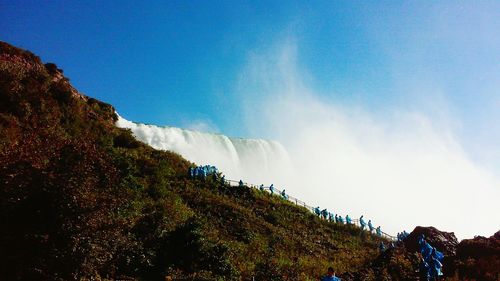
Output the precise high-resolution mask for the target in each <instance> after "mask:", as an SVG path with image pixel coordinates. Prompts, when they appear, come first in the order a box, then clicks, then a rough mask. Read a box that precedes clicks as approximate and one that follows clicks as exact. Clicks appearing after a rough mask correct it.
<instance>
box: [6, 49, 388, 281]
mask: <svg viewBox="0 0 500 281" xmlns="http://www.w3.org/2000/svg"><path fill="white" fill-rule="evenodd" d="M115 120H116V115H115V113H114V109H113V108H112V106H110V105H108V104H105V103H103V102H100V101H97V100H95V99H92V98H88V97H86V96H84V95H82V94H80V93H79V92H77V91H76V90H75V89H74V88H73V87H72V86H71V85H70V84H69V81H68V79H66V78H64V76H63V75H62V71H61V70H59V69H57V66H55V65H54V64H46V65H43V64H42V63H41V61H40V59H39V58H38V57H36V56H34V55H33V54H31V53H29V52H27V51H23V50H20V49H17V48H14V47H12V46H10V45H8V44H5V43H2V42H0V253H1V260H0V264H2V267H1V268H0V279H2V280H75V279H76V280H90V279H92V280H99V279H101V280H107V279H125V280H130V279H137V280H165V279H166V278H167V280H168V279H171V280H240V279H241V280H250V279H251V277H255V280H314V279H315V278H317V277H318V276H319V275H320V274H322V273H324V272H325V269H326V268H327V267H328V266H334V267H335V268H336V270H337V271H338V272H345V271H356V270H358V269H360V268H362V267H363V265H364V264H368V263H369V262H372V261H373V260H374V259H375V258H376V257H377V256H378V251H377V244H378V242H379V240H378V239H377V238H375V237H373V236H371V235H367V234H366V233H360V230H359V229H357V228H354V227H350V226H344V225H335V224H331V223H327V222H325V221H323V220H320V219H319V218H317V217H316V216H314V215H312V214H311V213H310V212H308V211H307V210H306V209H304V208H301V207H297V206H295V205H293V204H292V203H290V202H287V201H284V200H281V199H280V198H279V197H277V196H271V195H269V194H267V193H262V192H260V191H258V190H254V189H250V188H246V187H230V186H228V185H221V184H220V182H219V181H217V180H214V179H211V178H210V179H207V180H205V181H203V180H191V179H188V178H187V169H188V167H189V166H191V165H193V164H192V163H189V162H188V161H186V160H184V159H183V158H182V157H181V156H179V155H177V154H175V153H172V152H164V151H157V150H154V149H152V148H151V147H149V146H147V145H145V144H142V143H140V142H138V141H136V140H135V139H134V138H133V137H132V135H131V133H130V131H127V130H123V129H119V128H117V127H116V126H115V125H114V122H115ZM334 199H335V198H332V200H334Z"/></svg>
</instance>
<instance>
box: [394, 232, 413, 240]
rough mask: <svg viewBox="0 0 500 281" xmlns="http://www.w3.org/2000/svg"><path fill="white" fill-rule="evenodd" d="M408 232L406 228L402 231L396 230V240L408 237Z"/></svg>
mask: <svg viewBox="0 0 500 281" xmlns="http://www.w3.org/2000/svg"><path fill="white" fill-rule="evenodd" d="M408 235H410V233H408V232H406V230H403V232H398V235H397V236H396V237H397V239H398V242H400V241H403V240H404V239H405V238H406V237H408Z"/></svg>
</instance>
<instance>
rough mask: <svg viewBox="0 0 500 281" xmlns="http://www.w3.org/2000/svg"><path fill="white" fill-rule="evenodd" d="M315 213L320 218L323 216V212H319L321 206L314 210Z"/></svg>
mask: <svg viewBox="0 0 500 281" xmlns="http://www.w3.org/2000/svg"><path fill="white" fill-rule="evenodd" d="M314 213H315V214H316V215H317V216H318V217H319V216H320V215H321V212H320V210H319V206H318V207H316V208H314Z"/></svg>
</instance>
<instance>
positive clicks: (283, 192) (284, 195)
mask: <svg viewBox="0 0 500 281" xmlns="http://www.w3.org/2000/svg"><path fill="white" fill-rule="evenodd" d="M281 197H283V199H285V200H287V199H288V195H286V193H285V189H283V190H282V191H281Z"/></svg>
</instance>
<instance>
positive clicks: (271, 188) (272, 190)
mask: <svg viewBox="0 0 500 281" xmlns="http://www.w3.org/2000/svg"><path fill="white" fill-rule="evenodd" d="M269 190H270V191H271V194H274V184H271V186H270V187H269Z"/></svg>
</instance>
